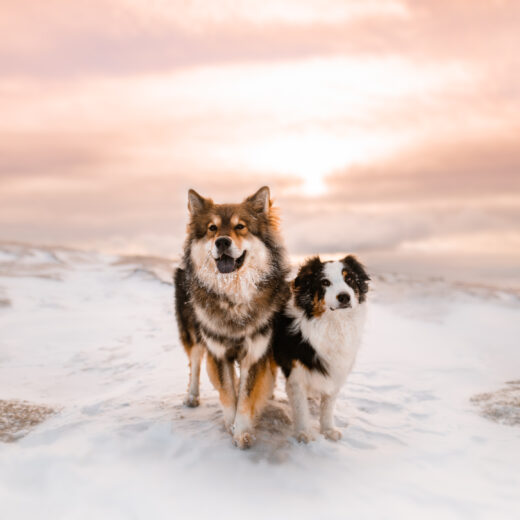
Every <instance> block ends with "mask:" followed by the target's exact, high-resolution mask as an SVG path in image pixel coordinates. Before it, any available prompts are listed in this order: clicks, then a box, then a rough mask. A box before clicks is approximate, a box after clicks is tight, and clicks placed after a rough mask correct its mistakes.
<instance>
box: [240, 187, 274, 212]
mask: <svg viewBox="0 0 520 520" xmlns="http://www.w3.org/2000/svg"><path fill="white" fill-rule="evenodd" d="M245 202H248V203H249V204H251V205H252V206H253V209H254V210H255V211H257V212H258V213H265V214H267V213H269V208H270V207H271V192H270V191H269V186H263V187H262V188H260V189H259V190H258V191H257V192H256V193H255V194H254V195H251V196H249V197H247V199H246V200H245Z"/></svg>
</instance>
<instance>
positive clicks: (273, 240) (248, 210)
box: [188, 186, 282, 288]
mask: <svg viewBox="0 0 520 520" xmlns="http://www.w3.org/2000/svg"><path fill="white" fill-rule="evenodd" d="M188 209H189V212H190V222H189V224H188V252H189V257H190V260H191V262H192V265H193V267H194V270H195V273H196V275H197V277H198V278H199V279H200V280H201V281H202V282H204V283H205V284H206V285H208V286H210V287H212V288H215V287H216V286H221V285H222V283H223V282H224V281H226V280H230V279H237V278H240V279H242V280H244V279H247V280H249V281H250V282H252V283H257V282H258V281H260V280H261V279H262V278H263V277H265V276H266V274H267V273H268V272H269V271H270V270H271V269H272V268H273V261H274V263H275V264H276V262H277V261H281V259H282V246H281V244H280V239H279V236H278V230H277V218H276V212H275V210H274V208H273V207H272V203H271V199H270V192H269V188H268V187H267V186H264V187H263V188H260V189H259V190H258V191H257V192H256V193H254V194H253V195H251V196H249V197H247V198H246V199H245V200H244V201H243V202H242V203H240V204H215V203H214V202H213V201H212V200H211V199H209V198H204V197H202V196H201V195H199V194H198V193H197V192H196V191H194V190H190V191H189V193H188Z"/></svg>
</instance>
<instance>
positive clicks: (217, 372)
mask: <svg viewBox="0 0 520 520" xmlns="http://www.w3.org/2000/svg"><path fill="white" fill-rule="evenodd" d="M206 365H207V369H208V376H209V379H210V381H211V382H212V384H213V386H214V387H215V388H216V389H217V390H218V393H219V396H220V404H221V405H222V413H223V415H224V425H225V427H226V430H227V431H228V432H231V431H232V425H233V421H234V420H235V412H236V390H235V377H236V376H235V367H234V365H233V363H232V362H230V361H228V360H227V359H220V358H218V357H216V356H215V355H214V354H213V353H211V352H208V359H207V362H206Z"/></svg>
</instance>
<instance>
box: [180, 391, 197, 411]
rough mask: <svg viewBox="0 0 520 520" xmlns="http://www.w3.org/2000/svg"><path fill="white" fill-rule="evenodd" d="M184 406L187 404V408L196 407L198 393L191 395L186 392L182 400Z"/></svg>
mask: <svg viewBox="0 0 520 520" xmlns="http://www.w3.org/2000/svg"><path fill="white" fill-rule="evenodd" d="M183 404H184V406H187V407H188V408H197V406H199V404H200V401H199V396H198V395H192V394H188V395H187V396H186V399H184V401H183Z"/></svg>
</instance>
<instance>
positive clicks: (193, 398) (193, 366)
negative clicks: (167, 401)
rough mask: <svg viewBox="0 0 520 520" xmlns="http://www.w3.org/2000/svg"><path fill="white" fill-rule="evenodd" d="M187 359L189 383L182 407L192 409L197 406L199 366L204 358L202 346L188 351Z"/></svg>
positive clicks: (196, 346) (195, 346)
mask: <svg viewBox="0 0 520 520" xmlns="http://www.w3.org/2000/svg"><path fill="white" fill-rule="evenodd" d="M186 351H187V352H188V359H189V362H190V382H189V384H188V395H187V396H186V399H184V405H185V406H189V407H190V408H194V407H195V406H199V386H200V364H201V362H202V358H203V357H204V345H201V344H195V345H192V346H191V347H190V348H189V349H186Z"/></svg>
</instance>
